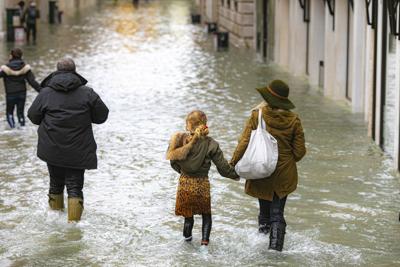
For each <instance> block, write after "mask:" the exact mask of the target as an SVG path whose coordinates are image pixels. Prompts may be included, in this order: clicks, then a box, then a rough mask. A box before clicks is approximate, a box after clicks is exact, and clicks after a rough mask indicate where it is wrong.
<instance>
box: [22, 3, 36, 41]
mask: <svg viewBox="0 0 400 267" xmlns="http://www.w3.org/2000/svg"><path fill="white" fill-rule="evenodd" d="M39 18H40V11H39V10H38V9H37V8H36V2H35V1H31V2H30V4H29V7H28V8H27V9H26V10H25V13H24V16H23V21H25V22H26V40H27V41H28V43H29V41H30V37H31V32H32V35H33V42H34V43H36V33H37V27H36V21H37V20H38V19H39Z"/></svg>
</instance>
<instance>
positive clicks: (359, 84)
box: [349, 1, 367, 112]
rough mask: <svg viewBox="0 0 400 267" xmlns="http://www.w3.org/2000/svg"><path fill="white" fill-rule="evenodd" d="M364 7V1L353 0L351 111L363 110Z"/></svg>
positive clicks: (364, 66)
mask: <svg viewBox="0 0 400 267" xmlns="http://www.w3.org/2000/svg"><path fill="white" fill-rule="evenodd" d="M365 10H366V7H365V2H364V1H354V16H353V31H352V32H353V39H352V47H351V48H350V49H351V56H352V65H351V67H352V69H350V70H349V71H350V74H351V76H352V79H351V84H350V86H351V87H352V109H353V112H363V110H364V109H363V107H364V97H365V84H364V74H365V71H364V70H365V69H366V60H365V46H366V28H367V27H366V21H367V18H366V12H365Z"/></svg>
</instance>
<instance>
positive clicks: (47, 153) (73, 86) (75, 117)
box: [28, 72, 108, 169]
mask: <svg viewBox="0 0 400 267" xmlns="http://www.w3.org/2000/svg"><path fill="white" fill-rule="evenodd" d="M86 83H87V81H86V80H85V79H84V78H83V77H82V76H80V75H79V74H77V73H75V72H54V73H52V74H51V75H50V76H49V77H47V78H46V79H45V80H44V81H43V82H42V84H41V85H42V87H43V89H42V90H41V92H40V94H39V95H38V96H37V97H36V99H35V101H34V102H33V104H32V106H31V107H30V108H29V111H28V117H29V119H30V120H31V121H32V122H33V123H34V124H37V125H39V130H38V135H39V141H38V151H37V155H38V157H39V158H40V159H42V160H43V161H45V162H47V163H49V164H51V165H54V166H59V167H66V168H73V169H96V168H97V156H96V149H97V145H96V142H95V140H94V136H93V130H92V123H96V124H101V123H103V122H105V121H106V120H107V117H108V108H107V107H106V105H105V104H104V103H103V101H102V100H101V99H100V97H99V96H98V95H97V94H96V93H95V92H94V91H93V89H91V88H89V87H87V86H85V85H86Z"/></svg>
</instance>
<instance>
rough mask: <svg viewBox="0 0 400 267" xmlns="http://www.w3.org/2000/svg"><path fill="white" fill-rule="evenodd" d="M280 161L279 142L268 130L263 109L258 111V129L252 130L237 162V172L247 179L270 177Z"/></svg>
mask: <svg viewBox="0 0 400 267" xmlns="http://www.w3.org/2000/svg"><path fill="white" fill-rule="evenodd" d="M277 162H278V142H277V141H276V139H275V138H274V137H273V136H272V135H271V134H270V133H269V132H268V131H267V130H266V126H265V122H264V120H263V118H262V111H261V109H259V111H258V127H257V130H254V131H252V132H251V137H250V142H249V145H248V146H247V149H246V152H245V153H244V155H243V157H242V159H241V160H240V161H239V162H238V163H237V164H236V167H235V170H236V172H237V174H238V175H239V176H240V177H242V178H244V179H247V180H254V179H262V178H268V177H269V176H271V174H272V173H273V172H274V171H275V168H276V164H277Z"/></svg>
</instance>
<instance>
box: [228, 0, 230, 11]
mask: <svg viewBox="0 0 400 267" xmlns="http://www.w3.org/2000/svg"><path fill="white" fill-rule="evenodd" d="M228 8H229V9H230V8H231V0H228Z"/></svg>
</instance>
